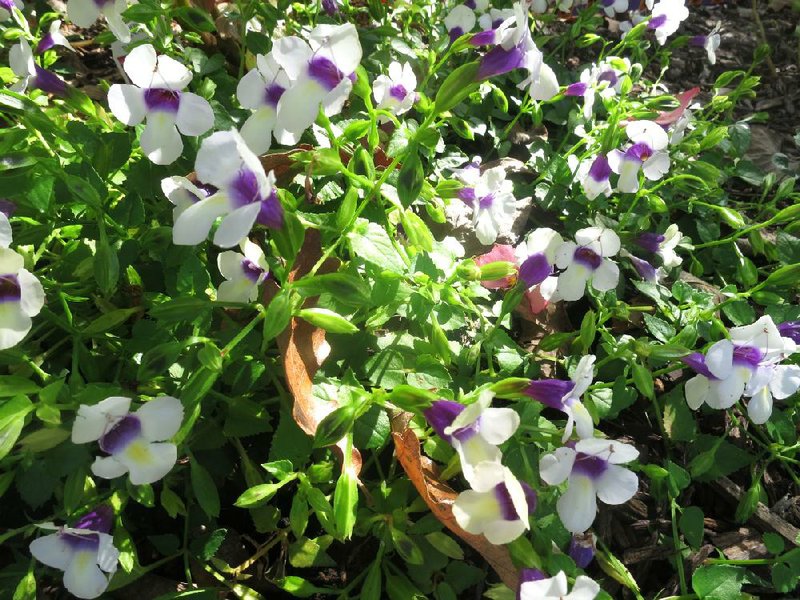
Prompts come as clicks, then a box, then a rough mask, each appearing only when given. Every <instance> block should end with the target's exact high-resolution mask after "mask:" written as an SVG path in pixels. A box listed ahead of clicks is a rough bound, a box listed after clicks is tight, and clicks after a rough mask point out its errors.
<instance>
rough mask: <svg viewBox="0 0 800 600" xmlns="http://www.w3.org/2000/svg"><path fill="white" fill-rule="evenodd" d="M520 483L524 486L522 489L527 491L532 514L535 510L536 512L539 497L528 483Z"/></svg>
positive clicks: (526, 496) (526, 494)
mask: <svg viewBox="0 0 800 600" xmlns="http://www.w3.org/2000/svg"><path fill="white" fill-rule="evenodd" d="M519 484H520V485H521V486H522V491H523V492H525V500H526V501H527V503H528V514H529V515H532V514H533V513H534V512H536V504H537V503H538V501H539V498H538V496H537V495H536V491H535V490H534V489H533V488H532V487H531V486H529V485H528V484H527V483H525V482H524V481H520V482H519Z"/></svg>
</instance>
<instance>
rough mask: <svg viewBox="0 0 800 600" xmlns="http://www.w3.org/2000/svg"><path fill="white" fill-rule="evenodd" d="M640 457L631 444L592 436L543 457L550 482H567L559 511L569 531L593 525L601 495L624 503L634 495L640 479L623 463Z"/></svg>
mask: <svg viewBox="0 0 800 600" xmlns="http://www.w3.org/2000/svg"><path fill="white" fill-rule="evenodd" d="M637 456H639V451H638V450H636V448H634V447H633V446H630V445H628V444H623V443H621V442H616V441H613V440H603V439H599V438H590V439H584V440H580V441H578V442H576V443H574V444H569V445H567V446H564V447H562V448H558V449H557V450H556V451H555V452H553V453H551V454H546V455H545V456H543V457H542V458H541V460H540V461H539V475H540V476H541V478H542V479H543V480H544V481H545V482H546V483H548V484H550V485H559V484H561V483H563V482H564V481H567V491H566V492H564V494H563V495H562V496H561V497H560V498H559V499H558V502H557V504H556V510H557V511H558V516H559V517H560V518H561V522H562V523H563V524H564V527H566V529H567V530H568V531H571V532H572V533H581V532H583V531H586V530H587V529H589V527H591V525H592V523H593V522H594V518H595V514H596V512H597V498H600V500H602V501H603V502H605V503H606V504H623V503H624V502H627V501H628V500H630V499H631V498H633V496H634V494H636V490H637V489H638V487H639V479H638V478H637V477H636V474H635V473H633V472H632V471H629V470H628V469H626V468H624V467H621V466H620V465H621V464H623V463H627V462H630V461H632V460H634V459H635V458H636V457H637Z"/></svg>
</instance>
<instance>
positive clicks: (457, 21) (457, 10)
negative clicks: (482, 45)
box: [444, 4, 476, 43]
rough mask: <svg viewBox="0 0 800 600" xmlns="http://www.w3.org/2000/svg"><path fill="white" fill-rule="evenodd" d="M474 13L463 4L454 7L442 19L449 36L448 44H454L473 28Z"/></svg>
mask: <svg viewBox="0 0 800 600" xmlns="http://www.w3.org/2000/svg"><path fill="white" fill-rule="evenodd" d="M475 20H476V19H475V13H474V12H472V9H471V8H469V7H468V6H466V5H465V4H459V5H458V6H455V7H454V8H453V10H451V11H450V12H449V13H447V16H446V17H445V18H444V26H445V28H446V29H447V33H448V35H449V36H450V43H453V42H455V41H456V40H457V39H458V38H460V37H461V36H462V35H464V34H465V33H469V32H470V31H472V29H473V27H475Z"/></svg>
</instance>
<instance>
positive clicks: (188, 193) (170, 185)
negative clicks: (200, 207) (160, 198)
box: [161, 175, 217, 222]
mask: <svg viewBox="0 0 800 600" xmlns="http://www.w3.org/2000/svg"><path fill="white" fill-rule="evenodd" d="M161 191H162V192H163V193H164V195H165V196H166V197H167V199H168V200H169V201H170V202H172V204H174V205H175V209H174V210H173V211H172V220H173V222H174V221H177V220H178V217H179V216H181V213H183V211H185V210H186V209H187V208H189V207H190V206H192V205H193V204H196V203H198V202H200V200H203V199H204V198H208V197H209V196H211V195H213V194H215V193H216V192H217V188H215V187H214V186H213V185H207V184H200V183H198V184H194V183H192V182H191V181H189V180H188V179H186V177H181V176H179V175H173V176H172V177H165V178H164V179H162V180H161Z"/></svg>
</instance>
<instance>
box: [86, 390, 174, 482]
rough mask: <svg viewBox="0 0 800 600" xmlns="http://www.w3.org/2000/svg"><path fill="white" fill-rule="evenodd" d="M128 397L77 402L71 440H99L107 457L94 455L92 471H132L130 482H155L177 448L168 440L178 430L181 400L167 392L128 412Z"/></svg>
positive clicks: (166, 470)
mask: <svg viewBox="0 0 800 600" xmlns="http://www.w3.org/2000/svg"><path fill="white" fill-rule="evenodd" d="M130 406H131V399H130V398H124V397H121V396H112V397H110V398H106V399H105V400H103V401H101V402H99V403H98V404H95V405H93V406H88V405H86V404H81V406H80V407H79V408H78V414H77V415H76V417H75V423H74V425H73V426H72V442H73V443H74V444H86V443H88V442H93V441H95V440H97V441H98V442H99V444H100V449H101V450H102V451H103V452H105V453H106V454H108V455H109V456H105V457H99V456H98V457H97V458H96V459H95V461H94V463H93V464H92V473H94V474H95V475H97V476H98V477H102V478H104V479H114V478H115V477H120V476H122V475H124V474H125V473H130V481H131V483H132V484H133V485H142V484H145V483H154V482H156V481H158V480H159V479H161V478H162V477H164V476H165V475H166V474H167V473H169V472H170V470H171V469H172V467H174V466H175V461H177V459H178V448H177V446H175V444H172V443H170V442H166V441H165V440H168V439H170V438H171V437H172V436H174V435H175V434H176V433H177V431H178V429H180V426H181V421H182V420H183V405H182V404H181V402H180V400H178V399H177V398H173V397H171V396H160V397H158V398H154V399H153V400H150V401H149V402H146V403H145V404H144V405H143V406H142V407H141V408H139V410H137V411H136V412H135V413H131V412H129V409H130Z"/></svg>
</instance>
